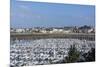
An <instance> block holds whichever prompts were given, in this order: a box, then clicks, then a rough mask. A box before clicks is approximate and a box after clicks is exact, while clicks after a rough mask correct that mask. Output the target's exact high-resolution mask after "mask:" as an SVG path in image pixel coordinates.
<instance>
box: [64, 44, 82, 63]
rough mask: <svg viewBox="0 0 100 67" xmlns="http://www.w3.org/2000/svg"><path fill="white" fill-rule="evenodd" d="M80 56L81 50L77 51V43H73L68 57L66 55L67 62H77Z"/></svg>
mask: <svg viewBox="0 0 100 67" xmlns="http://www.w3.org/2000/svg"><path fill="white" fill-rule="evenodd" d="M79 56H80V52H79V51H77V49H76V47H75V45H71V47H70V49H69V52H68V57H66V58H65V59H66V62H67V63H74V62H77V61H78V59H79Z"/></svg>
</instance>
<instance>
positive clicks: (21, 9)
mask: <svg viewBox="0 0 100 67" xmlns="http://www.w3.org/2000/svg"><path fill="white" fill-rule="evenodd" d="M10 6H11V7H10V25H11V27H17V28H20V27H21V28H22V27H24V28H25V27H63V26H82V25H92V26H94V25H95V6H93V5H75V4H57V3H43V2H28V1H27V2H25V1H17V0H11V5H10Z"/></svg>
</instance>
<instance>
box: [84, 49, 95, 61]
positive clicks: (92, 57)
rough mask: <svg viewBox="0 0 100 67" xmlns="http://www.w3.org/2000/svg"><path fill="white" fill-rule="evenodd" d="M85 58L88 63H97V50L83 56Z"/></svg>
mask: <svg viewBox="0 0 100 67" xmlns="http://www.w3.org/2000/svg"><path fill="white" fill-rule="evenodd" d="M83 56H84V58H85V61H87V62H91V61H95V48H91V50H90V51H89V52H88V53H85V54H83Z"/></svg>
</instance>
